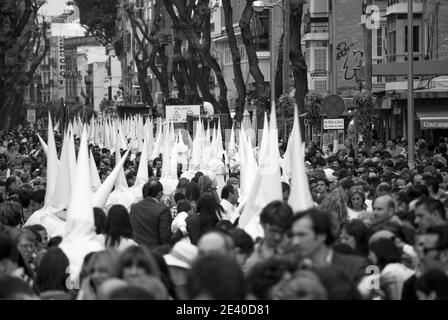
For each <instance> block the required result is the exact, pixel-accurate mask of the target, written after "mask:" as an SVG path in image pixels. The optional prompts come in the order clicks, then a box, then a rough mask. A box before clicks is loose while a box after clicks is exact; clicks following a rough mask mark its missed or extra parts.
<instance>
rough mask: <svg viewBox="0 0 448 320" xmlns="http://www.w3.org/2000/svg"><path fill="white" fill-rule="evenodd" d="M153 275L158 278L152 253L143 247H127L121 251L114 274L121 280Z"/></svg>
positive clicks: (158, 274)
mask: <svg viewBox="0 0 448 320" xmlns="http://www.w3.org/2000/svg"><path fill="white" fill-rule="evenodd" d="M147 275H153V276H155V277H157V278H159V279H160V270H159V266H158V265H157V262H156V260H155V258H154V256H153V255H152V253H151V252H150V251H149V250H148V249H146V248H144V247H136V246H133V247H129V248H127V249H126V250H125V251H123V252H122V253H121V255H120V257H119V259H118V263H117V265H116V273H115V276H116V277H117V278H120V279H123V280H126V281H127V280H129V279H132V278H136V277H141V276H147Z"/></svg>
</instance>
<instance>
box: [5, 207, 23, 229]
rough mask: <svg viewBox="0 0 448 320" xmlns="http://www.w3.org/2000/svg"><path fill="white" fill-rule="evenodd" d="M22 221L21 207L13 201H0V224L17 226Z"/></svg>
mask: <svg viewBox="0 0 448 320" xmlns="http://www.w3.org/2000/svg"><path fill="white" fill-rule="evenodd" d="M21 223H22V207H21V206H20V204H18V203H17V202H15V201H5V202H2V203H0V225H5V226H8V227H17V226H19V225H20V224H21Z"/></svg>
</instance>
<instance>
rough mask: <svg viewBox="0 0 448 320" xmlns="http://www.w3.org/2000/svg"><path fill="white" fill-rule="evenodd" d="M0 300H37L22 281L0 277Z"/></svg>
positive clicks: (11, 277)
mask: <svg viewBox="0 0 448 320" xmlns="http://www.w3.org/2000/svg"><path fill="white" fill-rule="evenodd" d="M0 300H38V297H37V295H36V293H35V292H34V291H33V290H32V289H31V287H30V286H29V285H28V284H27V283H26V282H25V281H23V280H22V279H20V278H18V277H13V276H0Z"/></svg>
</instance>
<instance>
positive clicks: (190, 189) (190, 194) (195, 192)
mask: <svg viewBox="0 0 448 320" xmlns="http://www.w3.org/2000/svg"><path fill="white" fill-rule="evenodd" d="M200 197H201V190H200V189H199V186H198V184H197V183H196V182H194V181H193V180H192V182H190V183H189V184H188V185H187V186H186V188H185V198H186V199H187V200H188V201H198V200H199V198H200Z"/></svg>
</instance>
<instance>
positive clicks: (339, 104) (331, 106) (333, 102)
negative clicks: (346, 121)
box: [322, 94, 345, 118]
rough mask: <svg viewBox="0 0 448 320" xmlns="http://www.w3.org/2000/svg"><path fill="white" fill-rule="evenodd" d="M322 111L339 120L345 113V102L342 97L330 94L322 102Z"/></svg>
mask: <svg viewBox="0 0 448 320" xmlns="http://www.w3.org/2000/svg"><path fill="white" fill-rule="evenodd" d="M322 111H323V112H325V114H326V115H327V116H329V117H330V118H337V117H339V116H340V115H342V114H343V113H344V111H345V102H344V99H342V98H341V96H339V95H337V94H330V95H328V96H326V97H325V99H324V101H323V102H322Z"/></svg>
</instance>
